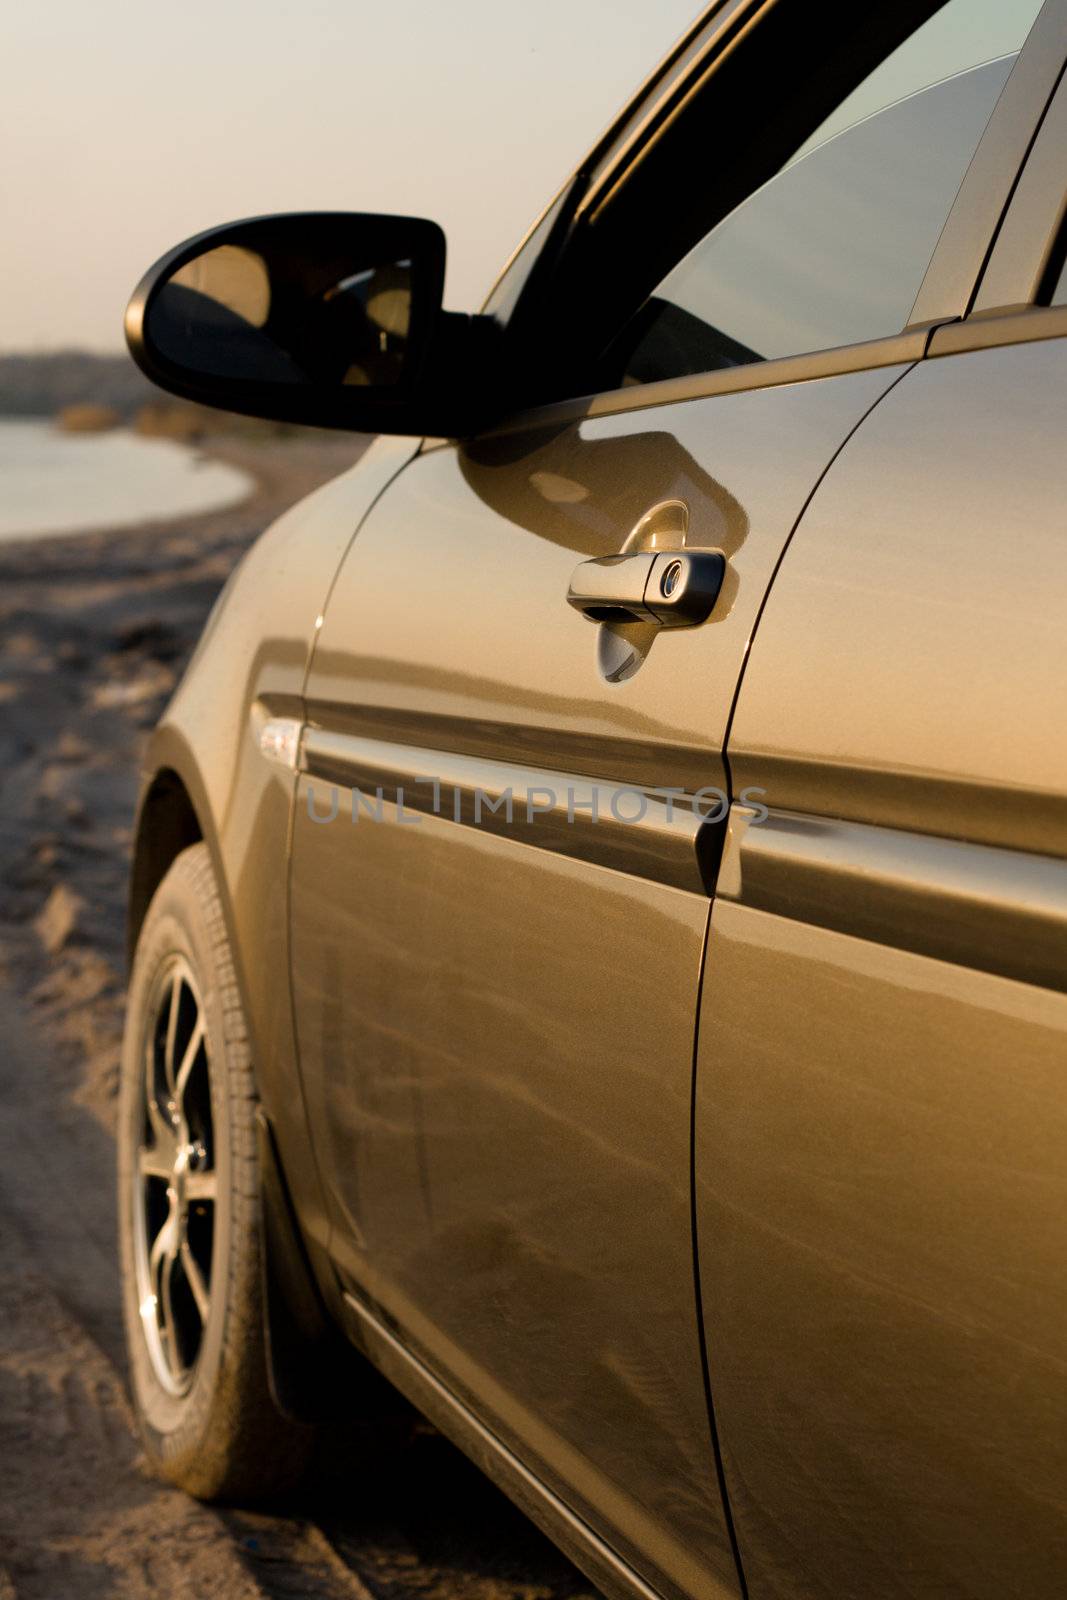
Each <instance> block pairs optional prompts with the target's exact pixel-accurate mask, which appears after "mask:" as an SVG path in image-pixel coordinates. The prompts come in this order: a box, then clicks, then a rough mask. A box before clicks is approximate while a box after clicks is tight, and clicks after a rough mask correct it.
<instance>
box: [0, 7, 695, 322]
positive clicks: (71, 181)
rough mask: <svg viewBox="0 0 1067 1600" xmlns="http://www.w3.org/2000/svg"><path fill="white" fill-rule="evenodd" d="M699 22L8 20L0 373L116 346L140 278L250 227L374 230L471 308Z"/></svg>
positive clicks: (534, 12)
mask: <svg viewBox="0 0 1067 1600" xmlns="http://www.w3.org/2000/svg"><path fill="white" fill-rule="evenodd" d="M700 9H702V7H701V5H700V0H181V4H175V3H173V0H172V3H171V4H169V5H160V4H155V5H152V4H148V5H146V4H145V3H144V0H138V3H134V0H22V3H20V4H17V5H11V6H9V7H8V8H7V11H6V19H5V25H4V42H3V50H2V52H0V216H2V217H3V222H4V228H3V233H4V240H5V243H4V257H3V267H2V271H0V283H2V286H3V287H2V292H0V351H8V350H27V349H56V348H60V347H63V346H67V345H73V344H77V345H84V346H87V347H89V348H91V349H97V350H109V349H113V350H118V349H121V347H122V331H121V330H122V313H123V309H124V307H125V303H126V299H127V297H128V295H129V292H130V290H131V289H132V288H133V285H134V283H135V282H136V280H137V279H138V278H139V277H140V275H141V273H142V271H143V270H144V269H145V267H147V266H148V265H149V264H150V263H151V262H152V261H153V260H155V259H156V257H157V256H159V255H161V254H162V253H163V252H164V251H165V250H167V249H169V247H170V246H171V245H173V244H176V243H177V242H178V241H179V240H181V239H183V238H186V237H187V236H188V235H189V234H191V233H195V232H197V231H198V230H199V229H201V228H205V227H210V226H211V225H212V224H215V223H221V222H227V221H231V220H232V219H234V218H236V217H242V216H252V215H255V214H257V213H262V212H270V211H298V210H347V211H393V212H398V213H406V214H408V215H414V216H426V217H432V218H433V219H434V220H435V221H437V222H439V223H440V224H441V225H442V227H443V228H444V230H445V233H446V235H447V238H448V261H449V264H448V281H447V285H446V303H447V304H448V306H449V307H450V309H454V310H473V309H475V308H476V307H477V305H478V304H479V303H480V301H481V299H482V298H483V297H484V295H485V293H486V291H487V290H488V288H489V286H490V285H491V283H492V281H493V279H494V278H495V277H496V274H497V272H498V270H499V268H500V267H501V266H502V265H503V262H504V260H505V259H506V258H507V256H508V255H509V254H510V253H511V251H512V249H513V248H514V246H515V245H516V244H517V243H518V241H519V239H520V238H521V236H522V235H523V234H524V233H525V231H526V229H527V227H528V226H529V224H530V223H531V222H532V221H533V219H534V217H535V215H536V213H537V212H539V211H540V210H541V208H542V207H543V206H544V205H545V204H546V202H547V201H548V200H549V199H550V198H551V196H552V194H553V193H554V192H555V190H556V189H557V188H558V187H559V185H560V183H561V182H562V181H563V179H564V178H565V177H566V176H567V174H568V172H569V171H570V170H571V168H572V167H573V166H574V165H575V164H576V163H577V161H578V160H579V159H580V157H581V156H582V155H583V154H584V153H585V151H586V150H587V149H588V147H589V146H590V145H591V144H592V143H593V141H594V140H595V139H596V137H597V136H598V134H599V133H600V132H601V131H602V129H603V128H604V126H605V124H606V123H607V122H608V121H609V120H610V119H611V117H612V116H613V115H614V113H615V111H616V110H617V109H618V108H619V107H620V106H621V105H622V103H623V102H624V100H626V99H627V98H628V96H629V94H630V93H631V92H632V90H633V89H634V88H636V87H637V85H638V84H639V83H640V82H641V81H642V79H643V78H644V77H645V76H646V75H647V74H648V72H649V71H650V70H651V68H652V67H653V66H654V65H655V63H656V62H657V61H658V60H659V58H660V57H661V56H662V55H663V54H664V53H665V52H666V50H667V49H668V48H669V46H670V45H671V44H672V43H673V42H674V40H675V39H676V38H677V37H678V35H679V34H680V33H682V32H683V31H684V29H685V28H686V27H687V25H688V24H689V22H690V21H691V20H692V19H693V17H694V16H695V15H696V13H697V12H698V11H699V10H700Z"/></svg>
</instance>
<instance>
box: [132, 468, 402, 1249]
mask: <svg viewBox="0 0 1067 1600" xmlns="http://www.w3.org/2000/svg"><path fill="white" fill-rule="evenodd" d="M418 449H419V441H418V440H417V439H388V440H386V439H380V440H377V441H376V442H375V443H374V444H373V445H371V447H370V448H369V449H368V450H367V452H366V454H365V455H364V456H363V457H362V458H361V460H360V461H359V462H357V464H356V465H355V466H354V467H353V468H352V469H351V470H350V471H348V472H346V473H344V474H342V476H341V477H339V478H336V479H334V480H333V481H332V482H331V483H328V484H325V485H324V486H323V487H322V488H320V489H318V490H316V491H315V493H313V494H312V495H309V496H308V497H307V498H306V499H304V500H302V501H301V502H300V503H299V504H298V505H296V506H294V507H293V508H292V509H291V510H290V511H287V512H286V513H285V514H284V515H283V516H282V517H280V518H279V519H278V520H277V521H276V522H275V523H273V524H272V525H271V526H270V527H269V528H268V529H267V530H266V532H264V533H263V534H262V535H261V536H260V537H259V539H258V540H257V541H256V543H255V544H254V545H253V546H252V547H251V548H250V549H249V550H248V551H247V553H246V554H245V556H244V557H243V559H242V560H241V562H240V563H239V565H238V566H237V568H236V569H235V570H234V572H233V573H232V574H231V576H230V579H229V580H228V582H227V583H226V585H225V587H224V589H223V591H222V593H221V594H220V596H219V598H218V600H217V601H216V603H215V607H214V609H213V610H212V612H211V615H210V616H209V618H208V621H207V623H206V625H205V628H204V631H203V634H202V635H201V638H200V641H199V643H198V645H197V647H196V649H195V651H194V653H193V656H192V659H191V660H190V662H189V665H188V667H187V669H186V672H185V674H184V676H183V678H182V680H181V682H180V684H179V685H178V688H177V690H176V691H175V693H174V696H173V698H172V699H171V701H170V703H169V705H168V706H167V708H166V710H165V711H164V713H163V716H162V717H161V719H160V721H159V724H158V725H157V727H156V729H155V731H154V732H153V734H152V735H151V737H150V740H149V743H148V747H147V751H146V756H145V763H144V767H143V770H142V785H141V796H140V801H139V804H138V811H137V821H136V827H135V833H134V854H133V865H132V871H131V880H130V882H131V891H130V905H129V918H128V930H129V937H128V943H129V948H130V950H131V952H132V949H133V947H134V946H135V944H136V940H137V935H138V932H139V929H140V925H141V921H142V919H143V917H144V913H145V911H146V910H147V907H148V903H149V901H150V899H151V897H152V894H153V893H154V891H155V888H156V887H157V885H158V883H159V882H160V880H161V878H162V877H163V874H164V873H165V872H166V870H167V868H168V867H169V865H170V862H171V860H173V858H174V856H175V855H176V854H177V853H178V852H179V851H180V850H181V849H183V848H184V847H185V845H186V844H188V843H190V842H192V839H194V838H196V837H200V838H203V840H204V842H205V843H206V845H207V847H208V850H209V853H210V855H211V861H212V865H213V867H214V869H215V875H216V878H217V881H218V885H219V891H220V896H221V899H222V905H223V912H224V916H225V919H226V928H227V933H228V935H229V939H230V944H231V947H232V950H233V956H234V964H235V968H236V973H237V982H238V986H239V989H240V993H241V999H242V1002H243V1004H244V1008H245V1016H246V1018H247V1021H248V1028H249V1036H250V1043H251V1047H252V1051H253V1060H254V1062H255V1070H256V1082H257V1088H258V1091H259V1095H260V1100H261V1103H262V1105H263V1107H264V1110H265V1112H266V1115H267V1117H268V1118H269V1120H270V1125H271V1128H272V1130H273V1131H274V1135H275V1139H276V1142H277V1151H278V1157H279V1161H280V1163H281V1167H282V1169H283V1171H284V1174H285V1181H286V1185H287V1188H288V1192H289V1194H290V1195H291V1196H292V1202H293V1206H294V1209H295V1212H296V1214H297V1217H298V1219H299V1223H300V1227H301V1230H302V1232H303V1233H304V1236H305V1238H306V1239H307V1240H308V1245H309V1251H310V1252H311V1254H312V1255H313V1257H314V1258H315V1260H316V1266H317V1268H318V1269H319V1271H320V1272H321V1271H323V1270H324V1268H325V1258H326V1253H327V1251H328V1247H329V1224H328V1219H327V1214H326V1210H325V1207H324V1205H323V1200H322V1191H321V1186H320V1183H319V1177H318V1171H317V1167H316V1163H315V1157H314V1152H313V1150H312V1147H311V1142H310V1138H309V1136H308V1129H307V1120H306V1116H305V1110H304V1100H303V1091H302V1087H301V1083H300V1074H299V1062H298V1058H297V1051H296V1041H295V1030H294V1019H293V1013H292V1006H291V999H290V983H289V930H288V860H289V838H290V825H291V813H292V803H293V797H294V792H295V778H294V775H293V774H292V773H290V772H288V771H287V770H285V769H284V768H280V767H279V766H278V765H277V764H272V763H271V762H268V761H267V760H266V759H265V758H264V757H263V755H262V754H261V752H260V749H259V741H258V729H259V726H260V725H261V723H262V721H263V720H265V718H266V717H267V716H268V715H288V716H297V717H301V718H302V716H303V706H304V700H303V691H304V681H305V675H306V670H307V665H308V660H309V657H310V651H311V647H312V644H313V642H314V639H315V634H316V627H317V623H318V624H321V617H322V614H323V611H324V608H325V605H326V603H327V600H328V596H329V592H330V587H331V583H332V580H333V578H334V575H335V573H336V572H337V569H338V567H339V566H340V564H341V561H342V560H343V558H344V555H345V552H346V550H347V549H348V546H349V544H350V543H351V540H352V538H353V537H354V535H355V533H356V532H357V530H358V528H359V526H360V524H361V523H362V521H363V518H364V517H365V516H366V514H367V512H368V511H369V510H370V508H371V506H372V505H373V504H374V501H375V500H376V499H377V498H378V496H379V495H380V494H381V493H382V491H383V490H384V489H385V487H386V486H387V485H388V484H389V483H390V482H391V481H392V479H393V478H394V477H395V476H396V474H397V473H398V472H400V471H401V470H402V468H403V467H404V466H405V465H406V463H407V462H408V461H410V460H411V459H412V457H413V456H414V455H415V454H416V453H417V451H418ZM208 646H210V648H208ZM175 805H177V806H178V807H180V808H182V810H181V814H180V818H179V821H178V823H177V825H174V826H171V827H170V828H169V829H164V830H160V828H159V826H158V824H159V819H160V817H161V815H162V814H163V813H164V812H165V811H166V808H167V807H168V806H172V807H173V806H175ZM160 831H162V832H163V833H164V834H165V835H166V837H167V840H168V843H167V844H166V845H164V844H162V843H161V842H160V839H159V833H160Z"/></svg>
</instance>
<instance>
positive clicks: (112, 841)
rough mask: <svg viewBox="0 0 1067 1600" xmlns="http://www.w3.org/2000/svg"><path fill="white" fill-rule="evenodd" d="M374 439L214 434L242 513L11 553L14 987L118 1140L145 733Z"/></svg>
mask: <svg viewBox="0 0 1067 1600" xmlns="http://www.w3.org/2000/svg"><path fill="white" fill-rule="evenodd" d="M368 443H369V440H368V439H366V438H361V437H358V436H354V435H351V434H336V435H334V434H327V435H325V437H323V438H320V437H318V436H317V435H312V436H294V437H292V438H281V439H275V438H264V439H262V440H260V439H258V438H255V439H246V438H237V437H234V436H227V435H222V436H210V437H209V438H207V439H204V440H203V441H201V442H200V444H199V446H198V448H200V449H202V450H203V451H204V452H205V453H209V452H210V453H211V454H212V455H213V456H214V457H215V458H217V459H221V460H225V461H226V462H228V463H231V464H233V465H235V466H237V467H239V469H240V470H242V471H244V472H246V473H247V475H248V477H249V479H250V480H251V484H252V487H251V490H250V493H249V494H248V495H247V496H246V497H245V498H244V499H242V500H241V501H240V502H239V503H237V504H233V505H230V506H227V507H224V508H222V509H217V510H214V511H204V512H200V513H197V514H195V515H189V516H177V517H169V518H164V519H145V520H143V521H142V522H140V523H136V524H132V525H121V526H118V527H114V526H112V527H102V528H96V529H90V530H87V531H85V532H79V533H62V534H56V535H52V536H49V537H47V538H45V537H39V536H30V537H29V538H26V539H19V540H15V539H12V540H10V541H6V540H5V541H3V542H0V982H4V981H6V982H7V983H8V985H9V986H10V987H11V988H12V989H13V991H14V992H15V994H16V995H17V996H18V997H19V999H20V1000H21V1001H22V1002H23V1003H28V1004H29V1005H30V1006H31V1007H32V1009H33V1011H34V1013H35V1017H36V1019H37V1021H38V1022H39V1024H40V1025H41V1026H42V1028H43V1031H44V1033H45V1035H46V1036H47V1038H48V1039H49V1041H50V1043H51V1044H52V1045H53V1046H54V1048H55V1049H56V1052H57V1055H58V1056H59V1057H60V1058H61V1059H62V1060H63V1061H64V1062H65V1064H66V1070H68V1071H69V1090H70V1098H71V1100H72V1101H73V1102H75V1103H78V1104H82V1105H85V1106H87V1107H88V1108H89V1109H90V1110H91V1111H92V1113H93V1115H94V1116H95V1117H96V1119H97V1120H98V1121H99V1122H101V1123H102V1124H103V1125H104V1126H105V1127H107V1128H110V1126H111V1123H112V1119H113V1111H114V1108H113V1091H114V1079H115V1063H116V1061H117V1047H118V1040H119V1037H120V1034H121V1022H122V996H123V988H124V979H125V950H124V927H125V905H126V876H127V869H128V857H129V850H130V845H131V842H132V823H133V814H134V807H135V803H136V797H137V790H138V784H139V767H140V757H141V750H142V747H143V745H144V742H145V739H146V738H147V735H148V731H149V730H150V729H151V727H152V726H153V725H154V724H155V722H156V721H157V720H158V718H159V715H160V713H161V711H162V709H163V707H164V705H165V704H166V702H167V700H168V699H169V698H170V695H171V693H172V691H173V689H174V687H175V685H176V683H177V682H178V679H179V677H180V676H181V673H182V672H183V670H184V667H185V663H186V661H187V660H188V658H189V656H190V654H191V653H192V650H193V647H194V646H195V644H196V641H197V639H198V638H199V635H200V631H201V629H202V627H203V624H204V621H205V619H206V617H207V614H208V612H209V611H210V609H211V606H212V605H213V603H214V601H215V598H216V596H217V595H218V593H219V591H220V589H221V588H222V586H223V584H224V583H225V581H226V579H227V578H228V577H229V575H230V572H231V571H232V570H233V568H234V566H235V565H236V563H237V562H238V560H239V559H240V557H241V556H242V555H243V554H244V552H245V550H246V549H247V548H248V546H249V545H250V544H251V543H252V542H253V541H254V540H255V538H256V537H257V536H258V535H259V534H260V533H261V532H262V531H263V529H264V528H265V527H267V526H268V525H269V524H270V523H271V522H273V521H274V520H275V518H276V517H278V516H280V515H281V513H282V512H283V511H285V510H286V509H288V507H289V506H291V505H293V504H294V503H295V502H297V501H298V500H300V499H302V498H303V497H304V496H305V495H306V494H308V493H310V492H311V490H313V489H314V488H316V487H318V486H319V485H320V484H322V483H324V482H326V481H328V480H329V479H331V478H334V477H336V476H337V475H338V474H339V473H341V472H343V471H345V470H346V469H347V468H348V467H349V466H351V465H353V464H354V462H355V461H356V460H358V458H359V456H360V455H361V454H362V452H363V450H364V449H365V448H366V446H367V444H368Z"/></svg>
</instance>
